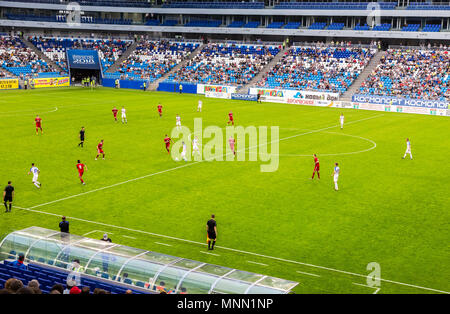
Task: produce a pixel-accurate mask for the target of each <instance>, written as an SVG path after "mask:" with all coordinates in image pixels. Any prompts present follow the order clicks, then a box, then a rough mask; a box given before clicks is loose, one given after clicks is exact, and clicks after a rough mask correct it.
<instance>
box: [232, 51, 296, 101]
mask: <svg viewBox="0 0 450 314" xmlns="http://www.w3.org/2000/svg"><path fill="white" fill-rule="evenodd" d="M287 51H289V47H287V46H286V47H285V48H284V49H282V50H281V51H279V52H278V53H277V55H276V56H275V57H274V58H273V59H272V60H271V61H270V62H269V63H268V64H266V65H265V66H264V68H262V70H261V71H259V73H258V74H256V75H255V76H254V77H253V78H252V79H251V80H250V82H248V83H247V84H245V85H244V86H242V87H240V88H239V89H238V90H237V91H236V92H237V93H242V94H247V93H248V90H249V88H250V87H252V86H254V85H256V83H258V82H259V81H260V80H261V79H262V78H263V76H264V75H265V74H267V72H269V70H270V69H272V68H273V67H274V66H275V64H277V62H278V61H280V60H281V58H282V57H283V56H284V54H285V53H286V52H287Z"/></svg>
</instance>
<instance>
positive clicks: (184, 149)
mask: <svg viewBox="0 0 450 314" xmlns="http://www.w3.org/2000/svg"><path fill="white" fill-rule="evenodd" d="M181 144H182V145H183V150H182V152H181V158H182V159H183V160H184V161H187V159H186V152H187V147H186V143H185V142H181Z"/></svg>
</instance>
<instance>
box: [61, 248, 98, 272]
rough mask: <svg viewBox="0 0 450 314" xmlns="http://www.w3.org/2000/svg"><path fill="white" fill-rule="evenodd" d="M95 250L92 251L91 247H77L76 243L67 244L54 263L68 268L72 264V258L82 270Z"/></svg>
mask: <svg viewBox="0 0 450 314" xmlns="http://www.w3.org/2000/svg"><path fill="white" fill-rule="evenodd" d="M96 252H97V251H94V250H92V249H87V248H84V247H78V246H76V245H74V246H72V245H68V246H65V247H64V248H63V249H62V251H61V254H60V255H59V256H58V260H57V261H56V263H55V266H58V267H62V268H66V269H70V268H71V266H72V262H73V261H74V260H78V261H79V264H80V266H81V267H82V268H81V271H83V270H84V269H85V268H86V265H87V263H88V261H89V259H90V258H91V256H92V255H94V254H95V253H96Z"/></svg>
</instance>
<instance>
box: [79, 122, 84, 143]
mask: <svg viewBox="0 0 450 314" xmlns="http://www.w3.org/2000/svg"><path fill="white" fill-rule="evenodd" d="M84 132H85V131H84V126H82V127H81V130H80V143H79V144H78V146H81V147H83V144H84Z"/></svg>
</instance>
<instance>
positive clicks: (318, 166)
mask: <svg viewBox="0 0 450 314" xmlns="http://www.w3.org/2000/svg"><path fill="white" fill-rule="evenodd" d="M319 170H320V164H319V158H317V156H316V154H314V171H313V174H312V177H311V179H314V175H315V174H316V172H317V177H318V178H319V180H320V173H319Z"/></svg>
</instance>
